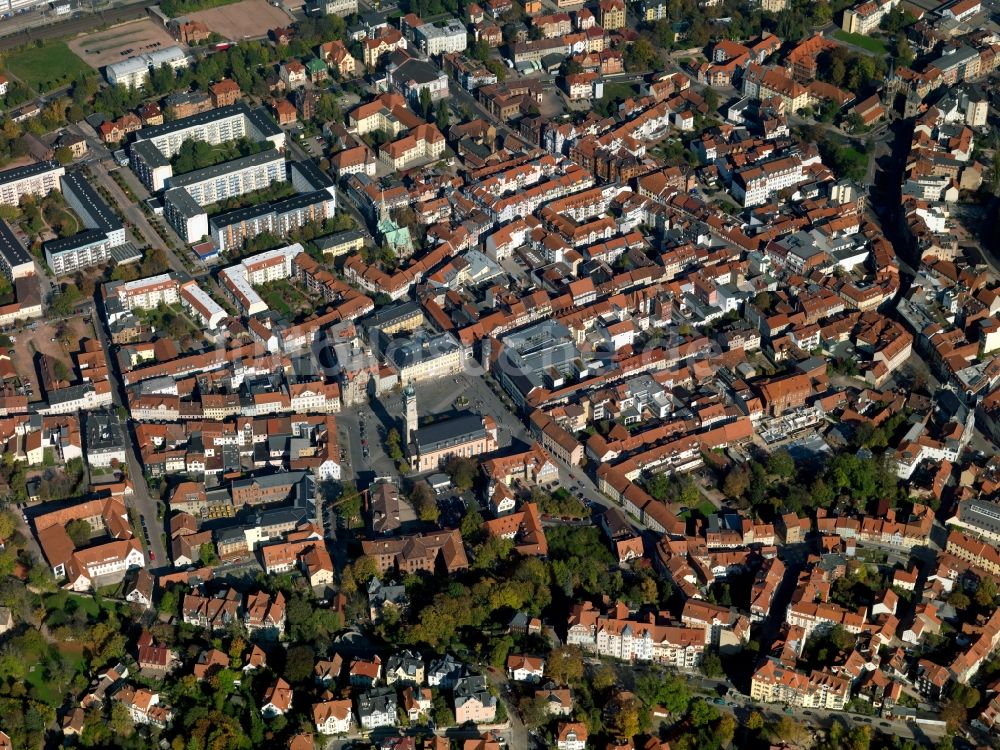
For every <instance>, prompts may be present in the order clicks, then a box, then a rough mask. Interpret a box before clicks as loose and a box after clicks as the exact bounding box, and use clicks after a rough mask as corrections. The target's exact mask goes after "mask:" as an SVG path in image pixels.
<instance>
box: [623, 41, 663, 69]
mask: <svg viewBox="0 0 1000 750" xmlns="http://www.w3.org/2000/svg"><path fill="white" fill-rule="evenodd" d="M658 61H659V55H658V54H657V52H656V48H655V47H653V45H652V44H650V42H649V40H648V39H644V38H640V39H637V40H636V41H635V42H633V43H632V44H630V45H629V46H628V47H627V48H626V50H625V67H626V68H627V69H628V70H629V71H630V72H642V71H648V70H651V69H652V68H653V67H654V66H655V65H656V64H657V62H658Z"/></svg>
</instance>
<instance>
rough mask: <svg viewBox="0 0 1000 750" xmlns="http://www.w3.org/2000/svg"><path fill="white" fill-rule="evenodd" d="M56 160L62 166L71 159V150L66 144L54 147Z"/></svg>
mask: <svg viewBox="0 0 1000 750" xmlns="http://www.w3.org/2000/svg"><path fill="white" fill-rule="evenodd" d="M56 161H57V162H59V163H60V164H62V165H64V166H65V165H66V164H69V163H70V162H71V161H73V152H72V151H71V150H70V148H69V147H68V146H60V147H59V148H57V149H56Z"/></svg>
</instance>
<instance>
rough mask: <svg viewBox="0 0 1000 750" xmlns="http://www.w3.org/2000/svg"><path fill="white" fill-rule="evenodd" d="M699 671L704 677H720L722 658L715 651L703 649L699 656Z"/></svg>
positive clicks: (721, 673)
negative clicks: (703, 651)
mask: <svg viewBox="0 0 1000 750" xmlns="http://www.w3.org/2000/svg"><path fill="white" fill-rule="evenodd" d="M701 673H702V674H703V675H705V676H706V677H722V675H723V671H722V659H720V658H719V655H718V653H716V652H715V651H705V653H704V655H703V656H702V658H701Z"/></svg>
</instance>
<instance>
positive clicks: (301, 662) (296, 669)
mask: <svg viewBox="0 0 1000 750" xmlns="http://www.w3.org/2000/svg"><path fill="white" fill-rule="evenodd" d="M315 660H316V652H315V651H313V648H312V646H309V645H307V644H296V645H295V646H292V647H291V648H289V649H288V656H287V658H286V659H285V670H284V675H285V679H287V680H288V681H289V682H291V683H292V684H300V683H304V682H306V681H309V680H311V678H312V672H313V664H314V663H315Z"/></svg>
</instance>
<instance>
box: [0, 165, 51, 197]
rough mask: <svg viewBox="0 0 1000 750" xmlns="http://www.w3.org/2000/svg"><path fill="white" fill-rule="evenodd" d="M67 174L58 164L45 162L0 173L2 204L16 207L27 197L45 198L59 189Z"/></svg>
mask: <svg viewBox="0 0 1000 750" xmlns="http://www.w3.org/2000/svg"><path fill="white" fill-rule="evenodd" d="M64 174H66V170H65V169H63V168H62V167H61V166H59V164H58V163H57V162H54V161H43V162H39V163H38V164H30V165H28V166H26V167H15V168H14V169H7V170H4V171H3V172H0V203H2V204H4V205H7V206H16V205H18V204H19V203H20V202H21V198H23V197H24V196H26V195H37V196H45V195H48V194H49V193H50V192H52V191H53V190H56V189H57V188H58V187H59V179H60V178H61V177H62V176H63V175H64Z"/></svg>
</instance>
